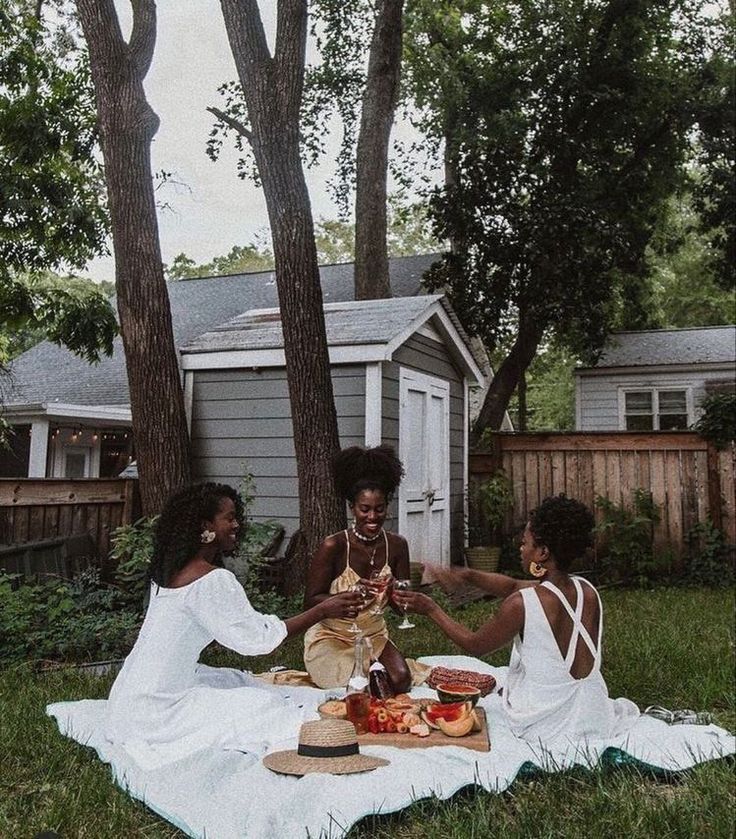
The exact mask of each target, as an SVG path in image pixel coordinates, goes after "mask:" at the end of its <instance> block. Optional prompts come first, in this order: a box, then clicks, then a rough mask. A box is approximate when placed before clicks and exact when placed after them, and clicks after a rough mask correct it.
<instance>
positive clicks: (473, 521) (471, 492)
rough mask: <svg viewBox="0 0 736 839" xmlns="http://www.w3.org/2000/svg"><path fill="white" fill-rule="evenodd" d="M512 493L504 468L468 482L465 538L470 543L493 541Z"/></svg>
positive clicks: (489, 543) (509, 506)
mask: <svg viewBox="0 0 736 839" xmlns="http://www.w3.org/2000/svg"><path fill="white" fill-rule="evenodd" d="M513 500H514V496H513V491H512V488H511V482H510V481H509V479H508V477H507V476H506V473H505V472H504V471H503V469H499V470H498V471H497V472H494V473H493V474H492V475H491V476H490V477H489V478H487V479H486V480H484V481H479V482H473V483H471V484H470V485H469V486H468V539H469V542H470V546H471V547H475V546H481V545H491V544H496V542H497V541H498V538H499V536H498V531H499V528H500V527H501V525H502V524H503V522H504V519H505V518H506V513H507V512H508V511H509V510H510V509H511V506H512V504H513Z"/></svg>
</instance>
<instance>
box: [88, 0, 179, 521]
mask: <svg viewBox="0 0 736 839" xmlns="http://www.w3.org/2000/svg"><path fill="white" fill-rule="evenodd" d="M132 6H133V30H132V33H131V37H130V42H129V43H126V42H125V40H124V39H123V36H122V32H121V30H120V24H119V21H118V17H117V12H116V11H115V4H114V2H113V0H77V8H78V11H79V17H80V21H81V24H82V29H83V31H84V35H85V38H86V40H87V45H88V47H89V56H90V67H91V71H92V80H93V82H94V87H95V98H96V102H97V117H98V121H99V128H100V141H101V145H102V152H103V156H104V161H105V179H106V182H107V192H108V200H109V202H110V217H111V222H112V237H113V250H114V253H115V286H116V291H117V305H118V312H119V315H120V331H121V332H122V336H123V345H124V347H125V361H126V366H127V371H128V386H129V389H130V406H131V412H132V416H133V434H134V438H135V447H136V458H137V462H138V474H139V476H140V489H141V501H142V505H143V512H144V513H145V514H148V515H150V514H154V513H156V512H158V511H159V510H160V509H161V506H162V503H163V501H164V500H165V498H166V496H167V495H169V494H170V493H171V492H172V491H173V490H175V489H177V488H179V487H180V486H182V485H183V484H185V483H186V482H188V481H189V479H190V457H189V454H190V453H189V435H188V432H187V423H186V415H185V411H184V398H183V394H182V389H181V380H180V377H179V365H178V360H177V356H176V349H175V347H174V337H173V332H172V328H171V310H170V307H169V296H168V292H167V290H166V283H165V280H164V275H163V265H162V260H161V247H160V244H159V238H158V223H157V220H156V205H155V201H154V192H153V179H152V175H151V154H150V152H151V140H152V139H153V136H154V134H155V133H156V131H157V129H158V117H157V116H156V114H155V113H154V112H153V110H152V109H151V107H150V105H149V104H148V102H147V101H146V96H145V92H144V90H143V79H144V77H145V75H146V73H147V71H148V68H149V66H150V63H151V59H152V57H153V48H154V46H155V43H156V6H155V3H154V2H153V0H133V2H132Z"/></svg>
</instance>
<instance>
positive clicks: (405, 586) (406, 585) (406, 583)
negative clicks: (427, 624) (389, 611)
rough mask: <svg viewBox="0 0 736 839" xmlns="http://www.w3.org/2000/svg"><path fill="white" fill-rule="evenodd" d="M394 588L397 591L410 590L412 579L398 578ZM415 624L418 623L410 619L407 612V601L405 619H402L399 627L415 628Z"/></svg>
mask: <svg viewBox="0 0 736 839" xmlns="http://www.w3.org/2000/svg"><path fill="white" fill-rule="evenodd" d="M394 588H395V589H396V591H409V590H410V589H411V580H396V582H395V583H394ZM415 626H416V624H413V623H412V622H411V621H410V620H409V616H408V615H407V613H406V603H404V620H403V621H401V623H400V624H399V625H398V627H397V629H414V627H415Z"/></svg>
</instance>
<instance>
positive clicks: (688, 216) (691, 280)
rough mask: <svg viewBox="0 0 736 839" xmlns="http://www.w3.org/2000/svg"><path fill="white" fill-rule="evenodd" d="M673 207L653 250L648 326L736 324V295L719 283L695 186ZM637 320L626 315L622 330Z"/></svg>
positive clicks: (660, 227) (661, 224)
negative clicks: (703, 225) (694, 192)
mask: <svg viewBox="0 0 736 839" xmlns="http://www.w3.org/2000/svg"><path fill="white" fill-rule="evenodd" d="M699 177H700V174H699V173H698V172H697V171H696V172H695V173H694V174H693V175H692V178H691V182H690V183H688V184H686V188H685V190H684V191H683V192H681V193H680V194H679V195H677V196H675V197H673V198H672V199H670V200H669V201H668V202H667V205H666V207H665V212H664V213H663V215H662V218H661V219H660V221H659V223H658V225H657V228H656V230H655V233H654V236H653V237H652V240H651V242H650V244H649V246H648V248H647V253H646V259H647V264H648V266H649V274H650V276H649V283H650V288H651V297H650V304H649V305H650V309H649V311H648V313H647V320H646V322H645V323H643V324H642V326H645V327H647V328H663V329H666V328H675V327H687V326H716V325H719V324H724V323H733V322H734V321H735V320H736V300H735V299H734V295H733V292H732V291H731V290H728V289H726V288H723V287H722V285H721V284H720V283H719V277H718V265H717V259H718V256H717V252H716V251H715V250H714V248H713V246H712V243H711V242H710V241H709V239H708V236H707V234H706V233H704V232H703V231H702V230H701V229H700V228H701V226H702V221H701V218H700V216H699V215H698V213H697V212H696V210H695V208H694V206H693V205H694V201H693V197H692V190H693V186H692V182H693V181H694V182H695V183H697V182H698V180H699ZM631 322H632V321H631V319H630V318H629V317H628V313H627V312H622V315H621V319H620V321H619V322H618V323H617V325H616V326H617V328H620V329H627V328H631Z"/></svg>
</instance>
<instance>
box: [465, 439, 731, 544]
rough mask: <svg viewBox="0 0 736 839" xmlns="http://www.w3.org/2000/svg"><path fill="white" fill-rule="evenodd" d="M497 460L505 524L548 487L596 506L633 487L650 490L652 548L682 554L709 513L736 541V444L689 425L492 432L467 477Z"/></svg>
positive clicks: (476, 476) (485, 471)
mask: <svg viewBox="0 0 736 839" xmlns="http://www.w3.org/2000/svg"><path fill="white" fill-rule="evenodd" d="M499 466H501V467H502V468H503V469H504V470H505V472H506V474H507V475H508V477H509V479H510V480H511V483H512V487H513V498H514V503H513V509H512V511H511V512H510V513H509V515H508V517H507V521H506V529H507V530H509V531H510V530H511V529H513V528H516V527H520V526H522V525H523V523H524V522H525V521H526V518H527V516H528V514H529V512H530V511H531V510H532V509H533V508H534V507H535V506H536V504H538V503H539V501H540V500H541V499H543V498H545V497H547V496H549V495H556V494H558V493H560V492H565V493H566V494H567V495H569V496H572V497H575V498H578V499H579V500H580V501H582V502H583V503H584V504H587V505H588V506H589V507H590V508H591V509H593V510H594V511H595V514H596V519H597V520H598V521H600V519H601V511H600V510H599V509H597V508H596V506H595V499H596V497H597V496H603V497H605V498H608V499H610V500H611V501H612V502H614V503H615V504H624V505H625V506H627V507H629V508H630V507H631V506H632V503H633V497H634V492H635V491H636V490H637V489H641V490H644V491H645V492H649V493H651V495H652V499H653V501H654V503H655V505H656V506H657V509H658V511H659V514H660V521H659V523H658V525H657V526H656V527H655V530H654V540H655V545H656V547H657V548H658V549H662V550H664V549H669V550H672V551H673V552H674V554H675V556H682V555H683V554H684V552H685V551H686V549H687V536H688V533H689V532H690V531H691V530H692V528H693V527H694V526H695V525H696V524H698V523H699V522H703V521H704V520H705V519H706V518H710V519H711V520H712V521H713V523H714V524H715V525H716V526H717V527H719V528H720V529H721V530H722V531H723V532H724V534H725V536H726V539H727V541H728V542H729V543H731V544H733V543H736V486H735V483H734V475H735V474H736V445H734V444H731V446H730V447H729V448H728V449H725V450H723V451H717V450H716V449H715V448H714V447H713V446H712V445H710V444H709V443H708V442H707V441H706V440H704V439H703V438H702V437H700V436H699V435H698V434H696V433H695V432H692V431H682V432H654V433H651V434H647V433H638V432H625V431H622V432H574V433H569V434H567V433H565V434H562V433H561V434H554V433H550V434H531V433H530V434H506V433H498V434H496V435H494V450H493V452H492V453H490V454H480V453H477V454H472V455H471V458H470V479H471V480H473V481H480V480H482V479H483V478H484V477H485V476H487V475H489V474H491V473H493V472H494V471H495V470H496V469H497V468H498V467H499Z"/></svg>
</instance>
